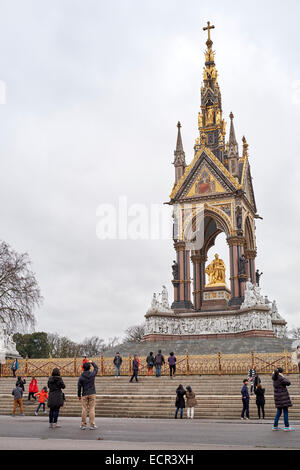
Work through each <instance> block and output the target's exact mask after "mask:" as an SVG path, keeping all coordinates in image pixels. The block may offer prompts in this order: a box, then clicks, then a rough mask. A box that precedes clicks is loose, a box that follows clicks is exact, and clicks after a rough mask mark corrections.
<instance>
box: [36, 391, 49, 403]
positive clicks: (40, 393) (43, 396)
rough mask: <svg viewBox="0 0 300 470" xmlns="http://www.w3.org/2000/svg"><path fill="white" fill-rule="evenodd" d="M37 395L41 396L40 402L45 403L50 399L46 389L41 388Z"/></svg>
mask: <svg viewBox="0 0 300 470" xmlns="http://www.w3.org/2000/svg"><path fill="white" fill-rule="evenodd" d="M34 396H35V397H39V400H38V401H39V403H45V400H48V393H47V392H45V390H41V391H40V392H38V393H36V394H35V395H34Z"/></svg>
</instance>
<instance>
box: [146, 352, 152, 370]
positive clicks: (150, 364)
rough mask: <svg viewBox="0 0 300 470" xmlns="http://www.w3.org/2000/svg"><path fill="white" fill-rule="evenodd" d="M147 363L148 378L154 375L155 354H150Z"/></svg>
mask: <svg viewBox="0 0 300 470" xmlns="http://www.w3.org/2000/svg"><path fill="white" fill-rule="evenodd" d="M146 363H147V375H148V376H149V375H152V374H153V367H154V356H153V352H150V353H149V356H147V359H146Z"/></svg>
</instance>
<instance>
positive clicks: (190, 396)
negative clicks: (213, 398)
mask: <svg viewBox="0 0 300 470" xmlns="http://www.w3.org/2000/svg"><path fill="white" fill-rule="evenodd" d="M186 406H187V409H186V414H187V417H188V418H190V419H193V418H194V410H195V406H197V400H196V395H195V393H194V392H193V391H192V388H191V387H190V386H188V387H186Z"/></svg>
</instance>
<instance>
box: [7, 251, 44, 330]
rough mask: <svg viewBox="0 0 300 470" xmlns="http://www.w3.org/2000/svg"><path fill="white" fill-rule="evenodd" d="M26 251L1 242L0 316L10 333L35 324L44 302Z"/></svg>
mask: <svg viewBox="0 0 300 470" xmlns="http://www.w3.org/2000/svg"><path fill="white" fill-rule="evenodd" d="M30 268H31V262H30V260H29V257H28V254H27V253H22V254H19V253H16V252H15V251H14V250H13V249H12V248H11V247H10V246H9V245H8V244H7V243H6V242H1V243H0V319H1V320H2V321H3V322H4V323H5V324H6V328H7V330H8V331H9V332H10V333H13V332H15V330H16V329H17V328H25V327H31V328H33V327H34V324H35V317H34V309H35V307H37V306H39V305H40V304H41V302H42V296H41V293H40V288H39V286H38V283H37V280H36V278H35V274H34V273H33V272H32V271H31V269H30Z"/></svg>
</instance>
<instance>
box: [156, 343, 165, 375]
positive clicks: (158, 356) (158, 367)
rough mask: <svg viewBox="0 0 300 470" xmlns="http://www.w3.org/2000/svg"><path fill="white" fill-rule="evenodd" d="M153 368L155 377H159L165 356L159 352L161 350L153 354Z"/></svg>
mask: <svg viewBox="0 0 300 470" xmlns="http://www.w3.org/2000/svg"><path fill="white" fill-rule="evenodd" d="M154 362H155V369H156V377H161V367H162V365H163V364H164V363H165V358H164V356H163V355H162V353H161V350H159V351H158V353H157V354H156V356H155V361H154Z"/></svg>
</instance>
